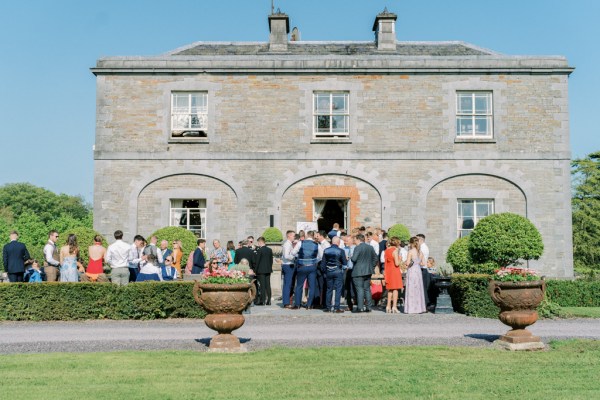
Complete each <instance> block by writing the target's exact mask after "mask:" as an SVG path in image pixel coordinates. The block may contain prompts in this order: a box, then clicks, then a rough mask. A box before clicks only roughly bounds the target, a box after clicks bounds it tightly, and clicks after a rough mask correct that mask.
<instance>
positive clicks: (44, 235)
mask: <svg viewBox="0 0 600 400" xmlns="http://www.w3.org/2000/svg"><path fill="white" fill-rule="evenodd" d="M92 218H93V217H92V212H91V209H90V206H89V205H88V204H87V203H86V202H85V201H84V200H83V198H81V197H80V196H69V195H66V194H58V195H57V194H55V193H53V192H51V191H49V190H46V189H43V188H40V187H37V186H34V185H31V184H29V183H11V184H7V185H4V186H1V187H0V247H1V246H3V245H4V244H6V243H7V242H8V240H9V233H10V231H11V230H16V231H17V232H19V240H20V241H21V242H23V243H24V244H25V245H26V246H27V249H28V250H29V254H30V255H31V257H32V258H35V259H38V260H40V261H41V260H42V259H43V247H44V245H45V243H46V241H47V240H48V232H49V231H50V230H53V229H54V230H57V231H58V232H59V233H60V234H61V236H63V237H61V240H65V239H66V236H64V234H65V233H66V232H68V231H70V230H73V229H78V228H87V229H91V228H92ZM58 244H59V245H60V244H61V243H60V242H59V243H58ZM86 252H87V247H86ZM0 267H2V268H4V265H2V260H1V259H0Z"/></svg>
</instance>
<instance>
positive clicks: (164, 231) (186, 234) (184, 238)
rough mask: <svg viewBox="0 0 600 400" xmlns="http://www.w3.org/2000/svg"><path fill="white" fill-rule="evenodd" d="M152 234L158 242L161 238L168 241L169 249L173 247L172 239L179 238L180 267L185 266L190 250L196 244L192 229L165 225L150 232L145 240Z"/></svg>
mask: <svg viewBox="0 0 600 400" xmlns="http://www.w3.org/2000/svg"><path fill="white" fill-rule="evenodd" d="M152 236H156V237H157V238H158V243H159V244H160V241H161V240H166V241H168V242H169V248H170V249H172V248H173V241H174V240H181V250H182V251H183V258H182V259H181V268H184V267H185V264H186V263H187V259H188V255H189V254H190V252H191V251H192V250H194V249H195V248H196V247H197V246H198V237H197V236H196V235H194V233H193V232H192V231H188V230H187V229H185V228H181V227H179V226H167V227H164V228H160V229H159V230H157V231H154V232H153V233H151V234H150V235H149V236H148V237H147V238H146V240H150V238H151V237H152Z"/></svg>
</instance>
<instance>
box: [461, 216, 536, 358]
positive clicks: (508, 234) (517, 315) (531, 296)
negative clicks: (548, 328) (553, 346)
mask: <svg viewBox="0 0 600 400" xmlns="http://www.w3.org/2000/svg"><path fill="white" fill-rule="evenodd" d="M468 246H469V253H470V255H471V257H472V258H473V261H474V262H478V263H490V262H493V263H496V265H498V266H499V268H498V269H496V271H495V272H494V274H493V275H492V277H491V278H490V283H489V293H490V296H491V297H492V300H493V301H494V303H495V304H496V305H497V306H498V307H500V313H499V315H498V318H499V319H500V321H502V323H504V324H506V325H508V326H510V327H511V328H512V330H510V331H509V332H508V333H506V334H505V335H503V336H501V337H500V340H499V341H498V344H500V345H501V346H503V347H505V348H507V349H510V350H535V349H542V348H544V344H543V343H542V342H541V341H540V338H538V337H535V336H533V335H532V334H531V332H529V331H528V330H527V329H525V328H526V327H527V326H529V325H531V324H533V323H535V321H537V318H538V314H537V310H536V308H537V306H538V305H539V304H540V303H541V301H542V300H543V299H544V291H545V289H546V283H545V282H544V280H543V279H541V278H540V276H539V275H538V273H537V272H535V271H533V270H531V269H528V268H522V267H520V265H521V264H522V262H523V261H525V260H531V259H536V260H537V259H538V258H539V257H540V256H541V255H542V252H543V250H544V244H543V242H542V237H541V235H540V233H539V231H538V230H537V228H536V227H535V226H534V225H533V224H532V223H531V222H530V221H529V220H528V219H527V218H525V217H522V216H520V215H517V214H511V213H502V214H494V215H490V216H488V217H485V218H483V219H482V220H481V221H479V223H478V224H477V226H476V227H475V229H474V230H473V232H472V233H471V235H470V237H469V241H468Z"/></svg>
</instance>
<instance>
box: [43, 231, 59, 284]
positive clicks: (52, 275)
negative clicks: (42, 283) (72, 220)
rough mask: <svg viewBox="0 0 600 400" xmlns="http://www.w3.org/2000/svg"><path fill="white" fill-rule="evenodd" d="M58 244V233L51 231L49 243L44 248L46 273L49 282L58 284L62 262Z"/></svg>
mask: <svg viewBox="0 0 600 400" xmlns="http://www.w3.org/2000/svg"><path fill="white" fill-rule="evenodd" d="M56 242H58V232H57V231H55V230H51V231H50V233H48V242H46V245H45V246H44V272H45V274H46V279H47V281H48V282H56V281H57V280H58V273H59V272H58V270H59V268H60V261H59V255H58V247H57V246H56Z"/></svg>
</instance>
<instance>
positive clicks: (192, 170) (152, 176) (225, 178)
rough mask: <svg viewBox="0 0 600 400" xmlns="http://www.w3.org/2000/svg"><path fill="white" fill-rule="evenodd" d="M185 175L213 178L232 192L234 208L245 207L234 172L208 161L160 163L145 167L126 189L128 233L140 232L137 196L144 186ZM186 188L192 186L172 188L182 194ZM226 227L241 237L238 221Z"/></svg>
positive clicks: (241, 191) (242, 227)
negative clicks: (127, 195) (152, 166)
mask: <svg viewBox="0 0 600 400" xmlns="http://www.w3.org/2000/svg"><path fill="white" fill-rule="evenodd" d="M187 175H191V176H200V177H205V178H210V179H213V180H214V181H215V182H216V183H218V184H219V185H224V186H225V187H227V188H228V189H229V190H230V191H231V192H232V193H233V196H234V197H235V202H236V209H243V208H244V207H245V202H246V196H245V195H244V193H243V190H242V185H241V184H240V183H239V182H237V181H235V180H233V177H234V176H235V174H233V173H231V172H229V171H227V170H226V169H224V168H223V167H222V166H219V167H216V166H215V167H213V166H212V165H211V164H209V163H208V162H206V163H203V164H201V165H197V164H194V165H192V164H191V163H188V162H187V161H185V162H184V163H183V165H181V164H175V165H165V164H160V165H157V166H156V167H154V168H148V169H146V170H145V171H144V173H143V174H142V176H141V177H140V178H139V179H136V180H133V181H132V182H131V184H130V187H129V189H128V193H129V204H128V208H129V214H128V221H127V226H128V228H129V233H130V234H136V233H138V232H141V231H140V230H138V229H139V228H138V223H137V220H138V198H139V196H140V194H141V193H142V191H143V190H144V189H145V188H146V187H148V186H149V185H151V184H152V183H153V182H156V181H158V180H163V179H170V178H176V177H179V176H187ZM188 188H192V186H191V185H190V184H189V183H188V184H185V185H183V186H182V187H173V188H172V190H179V191H180V192H179V193H180V194H181V195H183V193H181V191H182V190H187V189H188ZM205 189H207V190H208V191H211V189H208V188H205ZM195 193H196V192H195ZM187 194H191V193H189V192H188V193H187ZM196 194H197V193H196ZM209 194H210V193H209ZM209 212H210V210H209ZM236 217H237V216H236ZM208 225H209V227H210V222H209V223H208ZM228 229H234V230H235V232H234V236H233V237H241V233H240V232H243V230H244V226H243V225H242V224H239V223H233V224H232V226H231V227H230V228H228ZM211 231H213V232H214V230H212V229H211Z"/></svg>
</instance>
